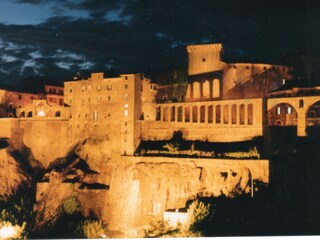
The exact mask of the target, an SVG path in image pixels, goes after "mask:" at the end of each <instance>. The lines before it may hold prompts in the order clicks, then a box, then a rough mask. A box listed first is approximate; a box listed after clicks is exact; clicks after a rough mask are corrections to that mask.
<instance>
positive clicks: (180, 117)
mask: <svg viewBox="0 0 320 240" xmlns="http://www.w3.org/2000/svg"><path fill="white" fill-rule="evenodd" d="M182 114H183V112H182V107H181V106H179V107H178V122H182Z"/></svg>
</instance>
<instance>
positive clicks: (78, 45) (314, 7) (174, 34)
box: [0, 0, 320, 79]
mask: <svg viewBox="0 0 320 240" xmlns="http://www.w3.org/2000/svg"><path fill="white" fill-rule="evenodd" d="M16 2H17V3H30V4H39V5H41V4H50V6H51V8H52V10H53V11H54V12H55V15H56V17H53V18H49V19H47V20H46V21H45V22H43V23H41V24H38V25H34V26H31V25H29V26H13V25H4V24H3V25H1V24H0V38H1V39H3V41H5V43H2V45H1V42H0V51H2V50H3V51H5V53H6V54H7V55H8V56H11V57H14V58H16V59H17V60H19V61H20V62H17V63H16V64H17V65H19V64H20V65H21V69H23V70H22V71H21V74H20V75H17V76H16V78H18V77H22V76H23V75H24V74H32V73H39V74H40V75H41V74H42V75H50V76H51V77H53V78H59V79H66V78H71V77H72V75H73V74H74V73H76V72H78V71H83V72H86V71H87V72H88V71H104V70H107V68H110V67H113V68H114V69H116V70H117V71H118V72H120V73H124V72H138V71H141V72H152V71H156V70H160V69H162V68H168V67H171V66H177V65H179V64H181V63H185V62H186V58H187V56H186V51H185V45H187V44H194V43H206V42H222V43H223V44H224V58H225V59H232V60H235V61H261V62H274V63H288V56H291V55H290V54H295V53H299V52H300V53H309V54H311V55H315V56H320V49H319V48H318V42H319V40H320V29H319V24H320V1H314V0H305V1H295V0H290V1H289V0H278V1H272V0H265V1H256V0H247V1H244V0H241V1H240V0H224V1H222V0H221V1H219V0H206V1H205V0H198V1H191V0H184V1H183V0H176V1H172V0H135V1H129V0H120V1H119V0H110V1H109V0H108V1H100V0H83V1H75V0H74V1H73V0H60V1H53V0H29V1H28V0H16ZM71 10H83V11H86V12H87V13H89V17H88V18H82V19H80V18H75V17H70V16H68V11H71ZM10 44H14V46H15V47H11V48H8V46H9V45H10ZM6 46H7V47H6ZM15 48H16V49H15ZM59 49H60V50H62V52H61V53H60V54H59V52H58V50H59ZM36 51H38V55H39V56H38V57H37V58H33V57H32V56H30V54H31V53H34V52H36ZM72 54H74V55H72ZM11 60H12V59H11ZM25 62H27V64H25ZM34 62H35V65H33V63H34ZM13 65H14V64H12V62H10V64H9V63H8V64H7V65H5V66H6V68H8V70H7V71H5V72H3V73H2V74H9V73H11V72H14V71H11V70H9V68H10V69H11V68H13ZM1 66H2V63H1ZM1 66H0V67H1ZM22 66H24V67H22ZM84 66H91V68H90V69H85V67H84ZM2 68H3V66H2V67H1V69H2ZM30 68H31V69H30ZM9 75H10V74H9ZM9 75H3V76H9ZM0 77H1V75H0ZM12 77H13V76H12Z"/></svg>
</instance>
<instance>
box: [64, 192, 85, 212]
mask: <svg viewBox="0 0 320 240" xmlns="http://www.w3.org/2000/svg"><path fill="white" fill-rule="evenodd" d="M61 210H62V212H63V213H65V214H68V215H72V214H76V213H79V212H80V210H81V207H80V202H79V200H78V198H77V197H76V196H74V195H72V196H71V197H69V198H67V199H66V200H65V201H64V202H63V204H62V206H61Z"/></svg>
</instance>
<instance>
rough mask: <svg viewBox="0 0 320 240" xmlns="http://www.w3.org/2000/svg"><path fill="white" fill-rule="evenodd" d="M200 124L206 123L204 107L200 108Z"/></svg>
mask: <svg viewBox="0 0 320 240" xmlns="http://www.w3.org/2000/svg"><path fill="white" fill-rule="evenodd" d="M200 122H201V123H205V122H206V107H205V106H204V105H202V106H200Z"/></svg>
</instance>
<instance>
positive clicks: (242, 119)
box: [239, 104, 245, 125]
mask: <svg viewBox="0 0 320 240" xmlns="http://www.w3.org/2000/svg"><path fill="white" fill-rule="evenodd" d="M239 124H240V125H244V124H245V107H244V104H240V106H239Z"/></svg>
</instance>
